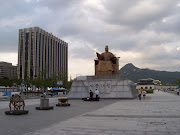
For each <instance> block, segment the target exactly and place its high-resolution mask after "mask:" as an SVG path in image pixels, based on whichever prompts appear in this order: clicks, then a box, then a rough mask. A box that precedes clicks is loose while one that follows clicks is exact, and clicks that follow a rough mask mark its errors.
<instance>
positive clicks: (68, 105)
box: [56, 104, 70, 106]
mask: <svg viewBox="0 0 180 135" xmlns="http://www.w3.org/2000/svg"><path fill="white" fill-rule="evenodd" d="M56 106H70V104H56Z"/></svg>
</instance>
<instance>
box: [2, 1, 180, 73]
mask: <svg viewBox="0 0 180 135" xmlns="http://www.w3.org/2000/svg"><path fill="white" fill-rule="evenodd" d="M0 2H1V5H0V28H1V31H0V47H1V49H0V56H3V57H4V55H2V53H4V52H6V53H8V54H9V53H13V54H14V56H15V54H17V48H18V31H19V29H21V28H27V27H34V26H38V27H41V28H42V29H44V30H46V31H48V32H51V33H52V34H53V35H55V36H57V37H59V38H61V39H62V40H64V41H66V42H68V45H69V47H68V49H69V68H70V69H69V73H70V72H73V73H75V72H76V73H75V74H81V75H83V74H84V75H85V74H94V63H93V62H94V59H95V58H96V54H95V52H96V51H97V52H100V53H102V52H104V47H105V45H109V48H110V51H111V52H113V53H115V54H116V55H117V56H120V57H121V58H120V67H122V66H124V65H125V64H127V63H130V62H131V63H133V64H135V65H136V66H138V67H140V68H141V67H146V66H147V67H149V68H155V69H156V68H157V69H166V70H177V69H178V68H177V67H178V66H179V50H180V49H179V42H180V40H179V37H180V33H179V29H180V25H179V23H180V15H179V12H180V6H179V2H177V1H172V0H158V1H157V0H148V1H144V0H131V1H125V0H113V1H110V0H98V1H97V0H78V1H76V0H68V1H67V0H53V1H49V0H25V1H19V0H13V1H9V0H6V1H2V0H0ZM15 57H16V56H15ZM0 58H1V59H2V57H0ZM1 59H0V60H1ZM12 59H13V58H12ZM167 61H168V63H169V64H167ZM77 62H78V63H79V65H76V64H77ZM87 68H88V70H87Z"/></svg>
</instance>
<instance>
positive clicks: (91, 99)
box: [82, 97, 100, 101]
mask: <svg viewBox="0 0 180 135" xmlns="http://www.w3.org/2000/svg"><path fill="white" fill-rule="evenodd" d="M99 99H100V98H89V97H88V98H82V100H84V101H99Z"/></svg>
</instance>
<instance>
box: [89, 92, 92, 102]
mask: <svg viewBox="0 0 180 135" xmlns="http://www.w3.org/2000/svg"><path fill="white" fill-rule="evenodd" d="M89 95H90V100H93V92H92V91H91V90H90V92H89Z"/></svg>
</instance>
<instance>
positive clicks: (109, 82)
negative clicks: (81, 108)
mask: <svg viewBox="0 0 180 135" xmlns="http://www.w3.org/2000/svg"><path fill="white" fill-rule="evenodd" d="M96 89H97V90H99V97H100V98H101V99H102V98H107V99H108V98H119V99H123V98H124V99H127V98H135V97H136V96H137V91H136V89H135V85H134V82H132V81H131V80H128V79H123V78H119V77H118V76H115V75H111V76H103V75H102V76H87V79H86V80H74V81H73V83H72V86H71V89H70V92H69V95H68V98H81V99H82V98H86V97H89V91H90V90H91V91H93V93H94V92H95V90H96ZM94 98H95V93H94Z"/></svg>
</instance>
